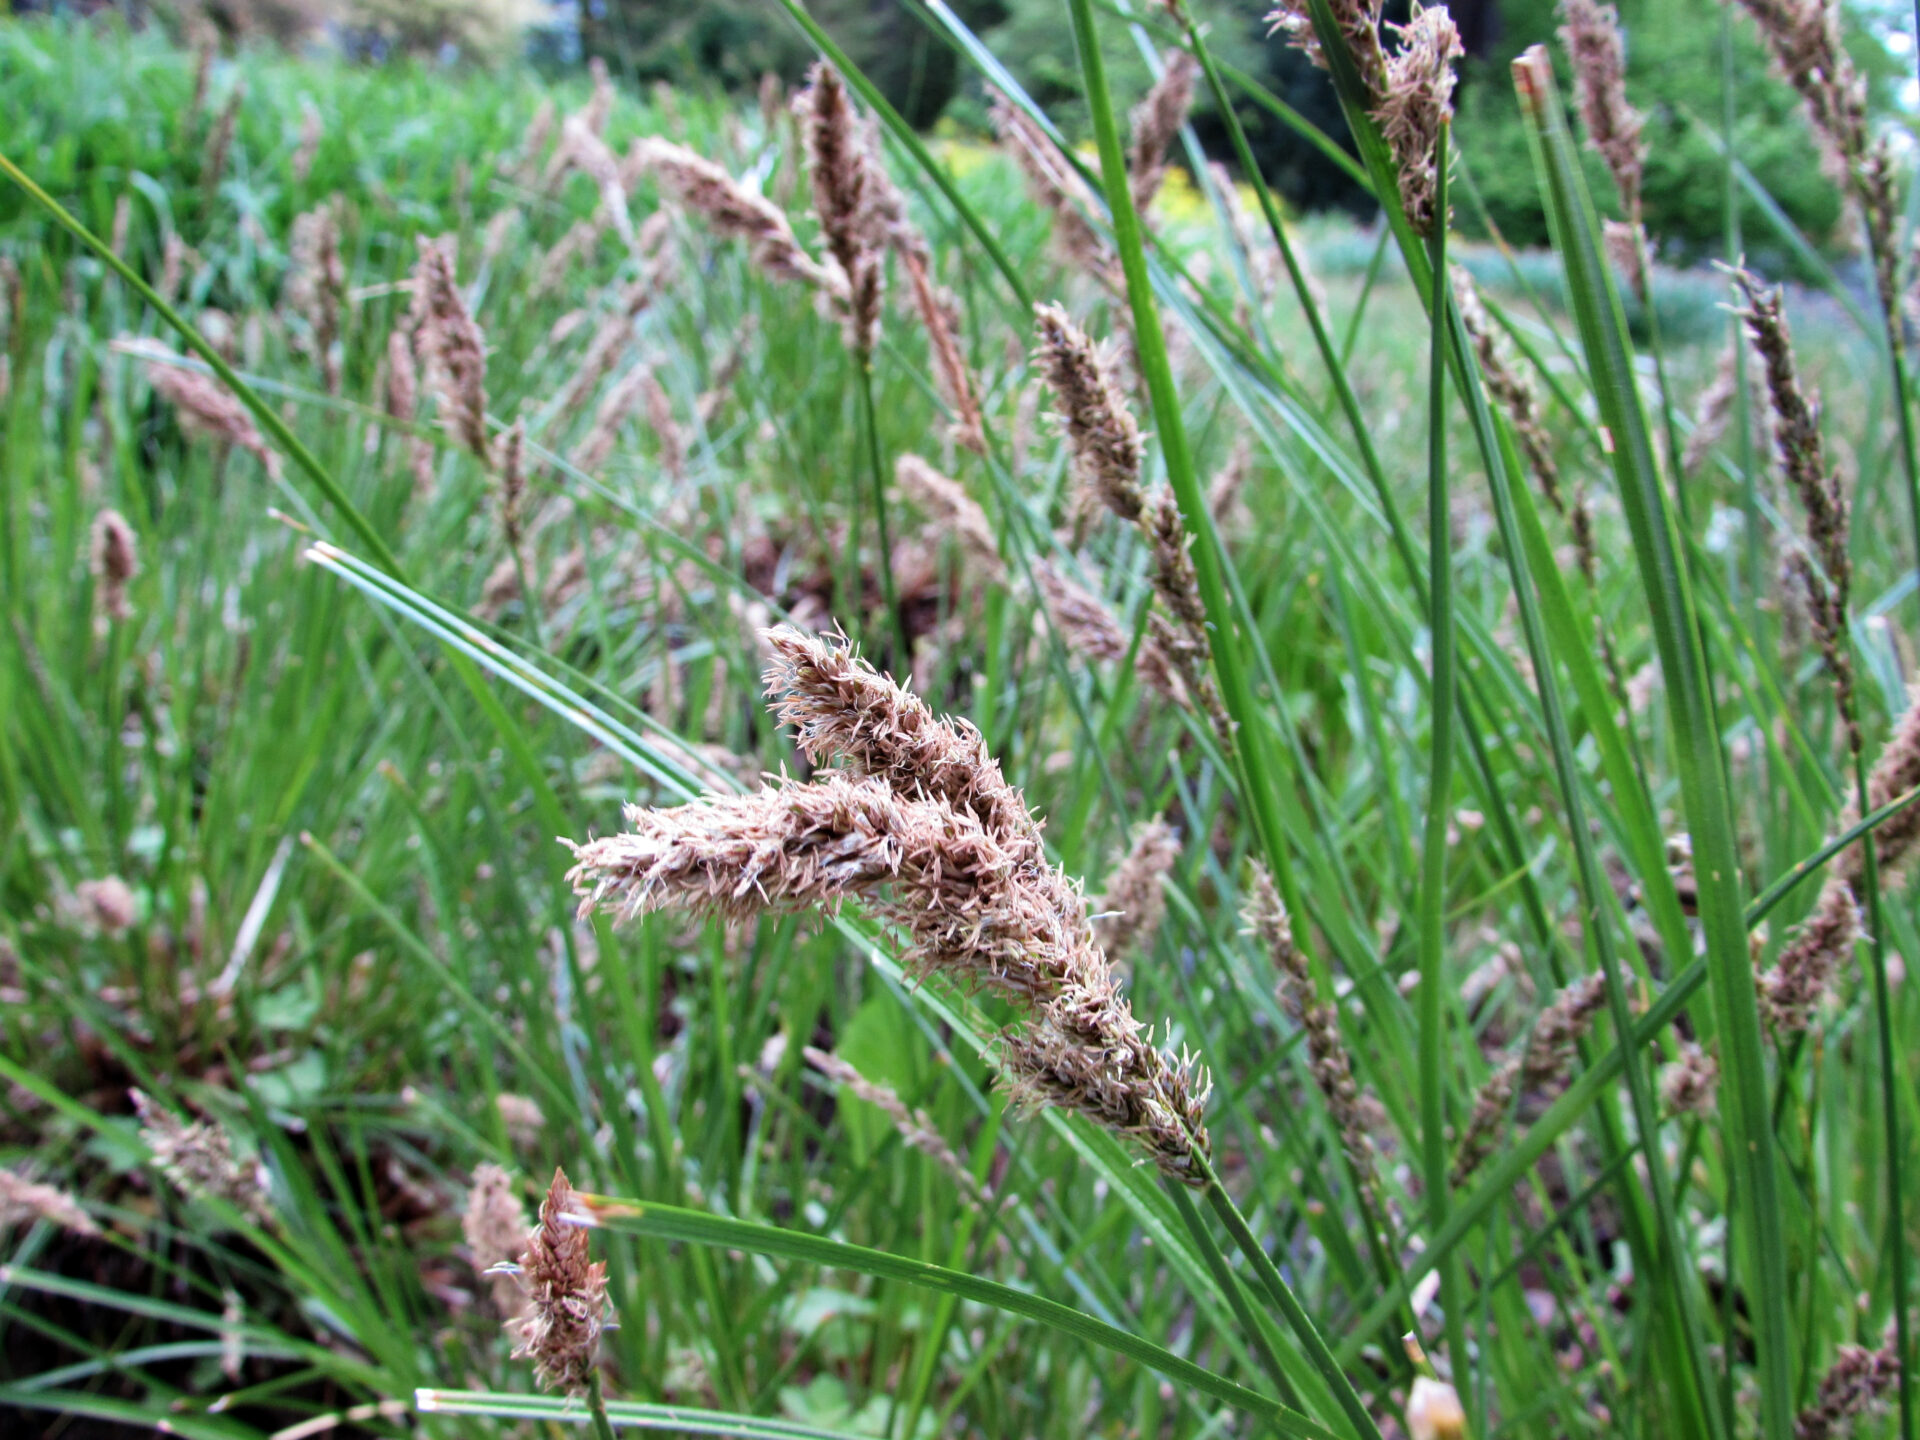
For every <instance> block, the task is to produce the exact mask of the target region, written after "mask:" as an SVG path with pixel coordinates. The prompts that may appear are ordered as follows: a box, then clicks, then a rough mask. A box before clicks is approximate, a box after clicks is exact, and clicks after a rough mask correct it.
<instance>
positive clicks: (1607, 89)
mask: <svg viewBox="0 0 1920 1440" xmlns="http://www.w3.org/2000/svg"><path fill="white" fill-rule="evenodd" d="M1560 21H1561V24H1560V43H1561V44H1563V45H1565V46H1566V47H1567V54H1568V55H1569V56H1570V57H1571V58H1572V60H1573V94H1574V100H1575V101H1576V103H1577V104H1578V105H1579V107H1580V118H1581V120H1582V121H1583V122H1584V123H1585V124H1586V127H1587V143H1588V144H1590V145H1592V146H1593V148H1594V151H1595V152H1596V153H1597V154H1598V155H1599V156H1600V158H1601V159H1602V160H1604V161H1605V162H1606V165H1607V169H1608V170H1609V171H1611V172H1612V174H1613V183H1614V187H1615V188H1616V189H1617V190H1618V191H1619V192H1620V208H1621V210H1622V211H1624V212H1625V214H1626V217H1627V218H1626V220H1625V221H1624V222H1615V221H1612V220H1609V221H1608V222H1607V224H1606V240H1607V245H1608V248H1609V250H1610V251H1611V252H1613V253H1614V255H1615V260H1616V263H1618V264H1620V266H1621V268H1622V269H1623V270H1624V271H1625V272H1626V273H1627V274H1628V275H1629V276H1631V277H1632V279H1633V285H1634V289H1635V290H1636V291H1638V292H1639V293H1640V296H1641V298H1642V299H1643V300H1644V299H1645V298H1646V283H1647V277H1646V273H1645V267H1644V265H1643V264H1642V263H1641V258H1642V255H1643V251H1644V243H1645V242H1644V234H1645V232H1644V231H1643V229H1642V227H1641V206H1640V182H1641V175H1642V170H1643V167H1644V165H1645V162H1646V153H1647V147H1646V145H1645V144H1644V143H1643V142H1642V141H1641V139H1640V127H1641V118H1640V112H1639V111H1637V110H1635V109H1634V108H1633V106H1632V105H1630V104H1629V103H1628V102H1627V87H1626V77H1627V59H1626V47H1625V46H1624V45H1623V44H1622V43H1621V37H1620V14H1619V12H1618V11H1617V10H1615V9H1614V7H1613V6H1611V5H1603V4H1600V3H1598V0H1560Z"/></svg>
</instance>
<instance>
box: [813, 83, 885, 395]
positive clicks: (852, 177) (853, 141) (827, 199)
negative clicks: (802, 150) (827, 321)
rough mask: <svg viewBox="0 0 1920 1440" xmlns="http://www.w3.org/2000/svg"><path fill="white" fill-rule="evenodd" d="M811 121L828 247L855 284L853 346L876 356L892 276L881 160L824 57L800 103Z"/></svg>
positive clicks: (851, 295) (850, 298) (850, 297)
mask: <svg viewBox="0 0 1920 1440" xmlns="http://www.w3.org/2000/svg"><path fill="white" fill-rule="evenodd" d="M794 104H795V106H796V108H797V110H798V112H799V114H800V116H801V118H802V120H803V122H804V126H805V133H806V138H807V169H808V174H809V176H810V177H811V179H812V181H813V208H814V212H815V213H816V214H817V215H818V216H819V217H820V233H821V235H822V236H823V237H824V238H825V240H826V242H827V251H828V253H829V254H831V255H832V256H833V259H834V263H835V264H836V265H838V266H839V267H840V273H841V274H842V275H843V276H844V277H845V278H846V284H847V346H848V348H849V349H851V350H852V351H853V352H854V354H856V355H858V356H860V357H861V358H862V359H864V358H865V357H867V356H869V355H871V354H872V353H873V347H874V345H875V343H876V342H877V341H878V339H879V335H880V287H881V281H882V278H883V276H884V274H885V270H884V268H883V266H882V263H881V262H882V261H883V260H884V258H885V255H886V241H887V230H886V222H885V218H884V213H883V211H882V209H881V208H880V206H879V205H878V204H876V202H877V201H880V200H881V199H882V197H881V196H880V194H879V193H878V192H879V190H880V189H881V187H880V186H879V185H877V184H876V183H875V180H874V178H873V173H872V172H873V171H874V170H875V169H876V168H877V162H876V160H875V158H874V156H873V155H872V153H871V152H870V151H869V149H868V148H867V137H866V136H865V134H863V133H862V130H861V127H860V124H859V121H858V118H857V117H856V116H855V115H854V112H853V101H852V100H851V99H850V98H849V97H848V95H847V87H846V84H845V83H844V82H843V81H842V80H841V79H840V73H839V71H837V70H835V69H834V68H833V67H832V66H831V65H829V64H827V62H826V61H824V60H822V61H819V62H817V63H816V64H815V65H814V67H813V70H812V71H811V73H810V74H809V75H808V79H807V88H806V89H805V90H803V91H801V92H800V96H799V98H798V99H797V100H795V102H794Z"/></svg>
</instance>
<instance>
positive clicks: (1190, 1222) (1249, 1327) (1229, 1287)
mask: <svg viewBox="0 0 1920 1440" xmlns="http://www.w3.org/2000/svg"><path fill="white" fill-rule="evenodd" d="M1168 1189H1169V1191H1170V1192H1171V1193H1172V1195H1173V1208H1174V1209H1175V1210H1176V1211H1178V1212H1179V1215H1180V1223H1181V1224H1182V1225H1185V1226H1186V1227H1187V1233H1188V1234H1189V1235H1191V1236H1192V1237H1193V1243H1194V1246H1195V1248H1197V1249H1198V1250H1199V1251H1200V1258H1201V1259H1202V1260H1203V1261H1205V1262H1206V1266H1207V1272H1208V1273H1209V1274H1210V1275H1212V1276H1213V1282H1214V1284H1216V1285H1218V1286H1219V1287H1220V1293H1221V1294H1222V1295H1224V1296H1226V1299H1227V1304H1228V1306H1229V1307H1231V1308H1232V1310H1233V1318H1234V1319H1235V1320H1237V1321H1238V1322H1239V1323H1240V1329H1241V1331H1242V1333H1243V1334H1244V1335H1245V1336H1246V1340H1247V1343H1248V1344H1249V1345H1251V1346H1252V1347H1253V1353H1254V1354H1255V1355H1256V1356H1258V1357H1259V1359H1260V1364H1261V1366H1262V1367H1263V1368H1264V1369H1265V1370H1266V1372H1267V1377H1268V1378H1269V1379H1270V1380H1272V1381H1273V1384H1274V1388H1275V1389H1276V1390H1278V1391H1279V1392H1280V1398H1281V1399H1282V1400H1284V1401H1285V1402H1286V1403H1287V1404H1289V1405H1291V1406H1292V1407H1293V1408H1294V1409H1296V1410H1303V1409H1305V1408H1306V1406H1305V1402H1304V1401H1302V1400H1301V1398H1300V1392H1299V1390H1298V1389H1297V1388H1295V1386H1294V1383H1293V1380H1292V1378H1291V1377H1290V1376H1289V1375H1288V1374H1287V1368H1286V1366H1285V1365H1283V1364H1282V1363H1281V1361H1280V1354H1279V1352H1278V1351H1277V1350H1275V1349H1274V1348H1273V1342H1272V1340H1270V1339H1269V1338H1268V1336H1267V1332H1266V1327H1265V1326H1264V1325H1262V1324H1261V1322H1260V1317H1259V1316H1257V1315H1255V1314H1254V1313H1253V1308H1252V1307H1251V1306H1250V1305H1248V1304H1247V1295H1246V1291H1245V1290H1244V1289H1242V1288H1241V1285H1240V1282H1239V1280H1238V1279H1236V1278H1235V1276H1234V1274H1233V1271H1232V1270H1230V1269H1229V1268H1228V1267H1227V1257H1226V1256H1224V1255H1222V1254H1221V1253H1220V1246H1219V1244H1218V1243H1217V1242H1216V1241H1215V1240H1214V1238H1213V1232H1212V1231H1211V1230H1209V1229H1207V1224H1206V1221H1205V1220H1203V1219H1202V1218H1201V1216H1200V1211H1199V1210H1198V1209H1197V1208H1196V1207H1195V1205H1194V1203H1193V1196H1192V1195H1190V1194H1189V1193H1188V1191H1187V1187H1186V1186H1184V1185H1172V1186H1169V1187H1168Z"/></svg>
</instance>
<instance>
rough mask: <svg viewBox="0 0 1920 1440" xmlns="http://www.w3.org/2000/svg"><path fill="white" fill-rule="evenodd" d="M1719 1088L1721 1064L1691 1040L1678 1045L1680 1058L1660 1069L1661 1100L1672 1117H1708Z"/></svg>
mask: <svg viewBox="0 0 1920 1440" xmlns="http://www.w3.org/2000/svg"><path fill="white" fill-rule="evenodd" d="M1719 1088H1720V1062H1719V1061H1718V1060H1715V1059H1714V1058H1713V1056H1712V1055H1710V1054H1708V1053H1707V1052H1706V1051H1705V1050H1703V1049H1701V1048H1700V1046H1698V1045H1696V1044H1694V1043H1692V1042H1691V1041H1688V1042H1686V1043H1684V1044H1682V1045H1681V1047H1680V1058H1679V1059H1677V1060H1674V1061H1671V1062H1670V1063H1668V1064H1667V1065H1664V1066H1662V1067H1661V1070H1660V1100H1661V1103H1662V1104H1664V1105H1665V1106H1666V1107H1667V1110H1668V1111H1669V1112H1670V1113H1672V1114H1675V1115H1697V1116H1700V1117H1701V1118H1703V1119H1705V1118H1707V1117H1709V1116H1711V1115H1712V1114H1713V1112H1714V1096H1715V1093H1716V1092H1717V1091H1718V1090H1719Z"/></svg>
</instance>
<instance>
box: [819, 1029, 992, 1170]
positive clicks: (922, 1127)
mask: <svg viewBox="0 0 1920 1440" xmlns="http://www.w3.org/2000/svg"><path fill="white" fill-rule="evenodd" d="M800 1053H801V1055H802V1056H803V1057H804V1058H805V1060H806V1062H807V1063H808V1064H809V1065H811V1066H813V1068H814V1069H816V1070H818V1071H819V1072H820V1073H821V1074H822V1075H824V1076H826V1077H827V1079H829V1080H831V1081H833V1083H834V1084H836V1085H839V1086H841V1087H842V1088H843V1089H846V1090H848V1091H849V1092H851V1093H852V1094H853V1095H854V1096H855V1097H856V1098H858V1099H861V1100H865V1101H866V1102H867V1103H868V1104H869V1105H876V1106H878V1107H879V1108H880V1110H881V1111H882V1113H884V1114H885V1115H886V1117H887V1119H888V1120H890V1121H891V1122H892V1123H893V1128H894V1130H895V1132H896V1133H898V1135H899V1136H900V1139H901V1141H902V1142H903V1143H905V1144H906V1145H908V1146H910V1147H911V1148H913V1149H915V1150H918V1151H919V1152H920V1153H921V1154H922V1155H925V1156H926V1157H927V1158H928V1159H929V1160H931V1161H933V1163H934V1164H936V1165H938V1166H939V1167H940V1168H941V1169H942V1170H944V1171H945V1172H946V1174H947V1177H948V1178H949V1179H950V1180H952V1181H953V1183H954V1184H955V1185H956V1186H957V1187H958V1188H959V1190H960V1192H961V1193H962V1194H963V1195H965V1196H966V1197H967V1198H968V1199H969V1200H973V1201H976V1202H978V1201H981V1200H984V1199H986V1198H987V1197H986V1192H985V1191H984V1190H983V1189H982V1188H981V1185H980V1182H979V1181H978V1180H976V1179H974V1178H973V1172H972V1171H971V1170H969V1169H968V1168H967V1165H966V1162H965V1161H964V1160H962V1159H961V1158H960V1156H959V1154H958V1153H957V1152H956V1151H955V1150H954V1148H953V1146H951V1145H950V1144H948V1143H947V1137H946V1136H944V1135H942V1134H941V1133H940V1130H939V1127H938V1126H936V1125H935V1124H934V1123H933V1117H932V1116H930V1115H928V1114H927V1112H926V1111H924V1110H915V1109H913V1108H911V1107H910V1106H909V1105H908V1104H907V1102H906V1101H904V1100H902V1099H901V1098H900V1095H899V1092H898V1091H896V1090H895V1089H893V1087H892V1086H890V1085H880V1084H876V1083H875V1082H874V1081H872V1080H869V1079H867V1078H866V1076H864V1075H862V1074H861V1073H860V1072H859V1071H858V1070H856V1069H855V1068H854V1067H853V1066H852V1065H849V1064H848V1063H847V1062H846V1061H845V1060H842V1059H841V1058H840V1057H839V1056H838V1055H832V1054H829V1053H828V1052H827V1051H825V1050H818V1049H815V1048H814V1047H813V1046H811V1045H809V1046H807V1047H806V1048H805V1049H804V1050H802V1051H801V1052H800Z"/></svg>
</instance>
